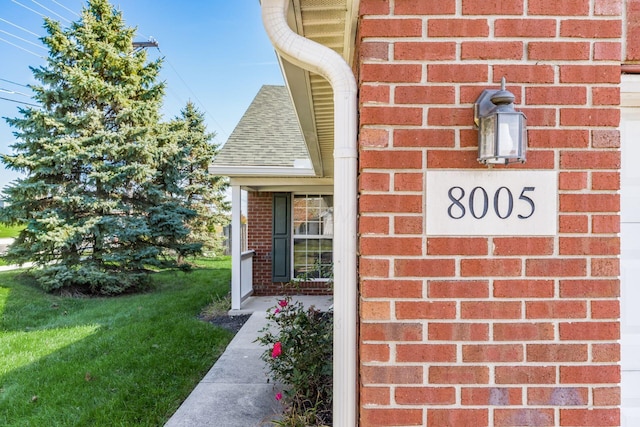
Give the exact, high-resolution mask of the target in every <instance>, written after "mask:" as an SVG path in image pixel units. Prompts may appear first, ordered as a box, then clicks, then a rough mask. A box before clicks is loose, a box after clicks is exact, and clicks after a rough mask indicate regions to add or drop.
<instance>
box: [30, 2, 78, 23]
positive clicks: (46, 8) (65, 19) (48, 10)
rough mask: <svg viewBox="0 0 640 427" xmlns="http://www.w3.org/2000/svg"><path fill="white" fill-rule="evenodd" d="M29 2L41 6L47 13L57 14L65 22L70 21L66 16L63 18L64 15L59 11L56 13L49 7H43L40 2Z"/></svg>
mask: <svg viewBox="0 0 640 427" xmlns="http://www.w3.org/2000/svg"><path fill="white" fill-rule="evenodd" d="M31 2H32V3H35V4H37V5H38V6H40V7H41V8H43V9H44V10H46V11H47V12H49V13H53V14H54V15H56V16H58V17H60V18H62V19H63V20H64V21H66V22H71V21H69V20H68V19H67V18H65V17H64V16H62V15H60V14H59V13H56V12H54V11H53V10H51V9H49V8H48V7H45V6H43V5H41V4H40V3H38V2H37V1H36V0H31Z"/></svg>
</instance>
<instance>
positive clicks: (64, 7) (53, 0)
mask: <svg viewBox="0 0 640 427" xmlns="http://www.w3.org/2000/svg"><path fill="white" fill-rule="evenodd" d="M51 2H53V3H55V4H57V5H58V6H60V7H61V8H63V9H66V10H67V11H69V12H71V13H73V14H74V15H76V16H80V15H78V14H77V13H76V12H74V11H73V10H71V9H69V8H68V7H67V6H65V5H63V4H60V3H58V2H57V1H56V0H51Z"/></svg>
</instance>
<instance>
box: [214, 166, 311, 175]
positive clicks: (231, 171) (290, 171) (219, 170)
mask: <svg viewBox="0 0 640 427" xmlns="http://www.w3.org/2000/svg"><path fill="white" fill-rule="evenodd" d="M209 173H210V174H212V175H223V176H268V177H278V176H304V177H315V176H316V174H315V172H314V170H313V169H309V168H295V167H282V166H209Z"/></svg>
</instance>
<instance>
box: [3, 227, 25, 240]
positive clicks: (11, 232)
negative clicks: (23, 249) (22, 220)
mask: <svg viewBox="0 0 640 427" xmlns="http://www.w3.org/2000/svg"><path fill="white" fill-rule="evenodd" d="M23 228H24V225H6V224H0V239H2V238H5V237H13V238H16V237H18V234H20V231H22V229H23Z"/></svg>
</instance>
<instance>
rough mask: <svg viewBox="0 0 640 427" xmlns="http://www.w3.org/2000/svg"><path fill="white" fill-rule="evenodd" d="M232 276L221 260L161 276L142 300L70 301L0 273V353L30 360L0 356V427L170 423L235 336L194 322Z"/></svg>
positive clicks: (21, 278) (13, 275) (16, 276)
mask: <svg viewBox="0 0 640 427" xmlns="http://www.w3.org/2000/svg"><path fill="white" fill-rule="evenodd" d="M229 277H230V273H229V262H228V259H224V260H221V261H220V262H218V263H217V264H216V265H213V266H211V267H209V268H206V269H197V270H194V271H193V272H191V273H188V274H184V273H177V272H163V273H158V274H156V275H154V283H155V285H156V286H155V289H154V290H153V291H151V292H148V293H145V294H141V295H128V296H123V297H117V298H69V297H66V298H65V297H60V296H53V295H48V294H44V293H43V292H41V291H39V290H38V289H37V288H36V287H35V286H33V284H32V283H29V282H28V278H27V276H24V275H20V274H19V273H17V272H9V273H0V301H3V300H4V304H2V303H0V310H1V311H2V317H1V320H0V348H2V349H3V350H0V355H1V354H2V353H1V352H4V351H6V350H4V348H9V347H8V346H7V345H5V344H8V343H9V342H11V350H8V351H10V352H12V353H16V354H19V353H20V352H22V353H23V354H24V356H23V357H20V356H18V358H17V360H14V359H11V360H12V361H11V362H9V361H8V360H9V359H8V358H4V357H1V356H0V360H2V364H5V366H4V367H2V366H0V373H1V374H0V425H3V426H42V425H49V426H91V425H96V426H103V425H109V426H117V425H123V426H133V425H140V426H143V425H144V426H157V425H162V424H164V422H165V421H166V420H167V419H168V418H169V417H170V416H171V414H172V413H173V412H174V411H175V410H176V409H177V407H178V406H179V405H180V403H181V402H182V401H183V400H184V399H185V398H186V396H187V395H188V394H189V393H190V391H191V390H192V389H193V387H194V386H195V385H196V384H197V382H198V381H199V380H200V379H201V378H202V376H203V375H204V374H205V373H206V372H207V370H208V369H209V368H210V367H211V366H212V364H213V363H214V362H215V360H217V358H218V357H219V356H220V354H221V353H222V352H223V351H224V348H225V347H226V346H227V344H228V343H229V341H230V340H231V338H232V334H231V333H229V332H227V331H225V330H223V329H220V328H216V327H214V326H212V325H210V324H208V323H204V322H201V321H199V320H198V319H197V315H198V313H199V312H200V310H201V308H202V307H203V306H204V305H206V304H207V302H209V301H210V300H211V298H212V297H215V296H219V295H223V294H225V293H226V292H228V291H229ZM2 305H3V306H2ZM60 331H63V332H62V333H60ZM64 331H69V332H71V331H76V333H75V334H73V337H69V336H66V337H65V334H64ZM67 335H69V334H67ZM63 338H64V339H63ZM65 339H66V340H67V341H65ZM29 349H31V350H29ZM29 357H31V359H29ZM25 359H26V360H27V361H26V362H24V360H25ZM5 360H7V362H5ZM21 360H22V361H23V363H22V364H21V363H20V361H21ZM9 363H11V364H12V366H9Z"/></svg>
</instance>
